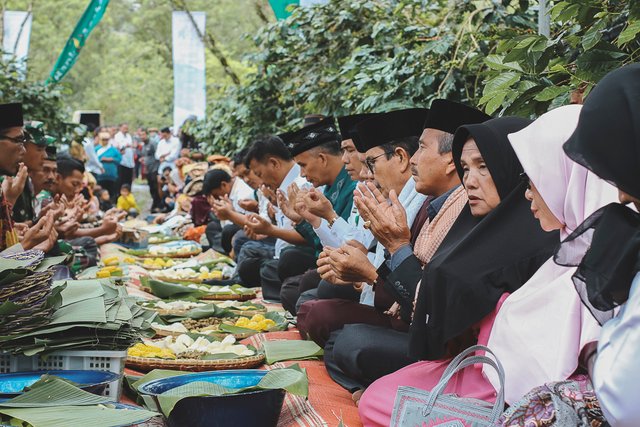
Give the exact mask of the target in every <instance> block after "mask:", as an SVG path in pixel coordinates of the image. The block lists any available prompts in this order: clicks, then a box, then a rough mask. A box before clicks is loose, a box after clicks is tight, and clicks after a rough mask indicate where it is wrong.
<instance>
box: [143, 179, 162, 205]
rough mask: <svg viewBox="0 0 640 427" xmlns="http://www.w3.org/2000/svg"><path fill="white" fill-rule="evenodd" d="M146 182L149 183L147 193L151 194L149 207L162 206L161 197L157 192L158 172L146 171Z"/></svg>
mask: <svg viewBox="0 0 640 427" xmlns="http://www.w3.org/2000/svg"><path fill="white" fill-rule="evenodd" d="M146 178H147V183H148V184H149V194H151V200H153V202H152V204H151V209H158V208H160V207H162V199H161V198H160V194H159V193H158V174H157V173H156V172H147V175H146Z"/></svg>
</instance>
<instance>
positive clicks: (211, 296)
mask: <svg viewBox="0 0 640 427" xmlns="http://www.w3.org/2000/svg"><path fill="white" fill-rule="evenodd" d="M255 297H256V294H255V292H254V293H251V294H233V295H230V294H220V295H216V294H209V295H204V296H201V297H199V298H198V299H203V300H210V301H226V300H236V301H249V300H252V299H254V298H255Z"/></svg>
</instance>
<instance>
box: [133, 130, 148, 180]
mask: <svg viewBox="0 0 640 427" xmlns="http://www.w3.org/2000/svg"><path fill="white" fill-rule="evenodd" d="M143 130H144V129H143V128H141V127H140V128H138V131H137V132H136V134H135V136H134V137H133V148H134V153H133V160H134V161H135V168H134V170H133V178H134V179H137V178H140V177H142V176H144V166H143V162H142V157H143V156H144V143H145V141H143V140H142V139H141V137H140V131H143ZM145 133H146V132H145Z"/></svg>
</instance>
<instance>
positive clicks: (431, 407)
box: [391, 345, 504, 427]
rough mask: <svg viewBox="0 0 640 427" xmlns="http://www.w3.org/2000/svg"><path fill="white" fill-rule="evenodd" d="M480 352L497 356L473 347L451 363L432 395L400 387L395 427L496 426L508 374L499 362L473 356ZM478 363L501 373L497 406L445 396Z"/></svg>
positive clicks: (393, 420) (392, 424)
mask: <svg viewBox="0 0 640 427" xmlns="http://www.w3.org/2000/svg"><path fill="white" fill-rule="evenodd" d="M478 350H480V351H484V352H485V353H488V354H491V355H493V353H492V352H491V350H489V348H487V347H485V346H481V345H476V346H473V347H469V348H468V349H466V350H465V351H463V352H462V353H460V354H459V355H458V356H456V357H455V358H454V359H453V360H452V361H451V363H450V364H449V366H448V367H447V369H446V370H445V371H444V373H443V374H442V377H441V378H440V381H439V382H438V384H436V386H435V387H434V388H433V390H431V392H429V391H425V390H420V389H418V388H414V387H405V386H400V387H398V392H397V394H396V400H395V403H394V407H393V414H392V416H391V426H392V427H434V426H439V427H488V426H494V425H496V422H497V421H498V418H499V417H500V415H501V414H502V412H503V410H504V390H503V389H504V370H503V369H502V365H500V362H499V361H497V359H496V360H494V359H492V358H489V357H487V356H475V355H473V353H475V352H476V351H478ZM493 356H494V357H495V355H493ZM476 363H482V364H487V365H489V366H491V367H493V368H494V369H495V370H496V371H497V372H498V376H499V378H500V390H498V396H497V399H496V403H495V404H494V405H491V404H490V403H487V402H484V401H481V400H478V399H471V398H463V397H459V396H457V395H455V394H443V391H444V389H445V387H446V386H447V384H448V383H449V381H450V380H451V378H452V377H453V376H454V375H455V374H456V373H457V372H458V371H461V370H462V369H464V368H466V367H468V366H471V365H474V364H476Z"/></svg>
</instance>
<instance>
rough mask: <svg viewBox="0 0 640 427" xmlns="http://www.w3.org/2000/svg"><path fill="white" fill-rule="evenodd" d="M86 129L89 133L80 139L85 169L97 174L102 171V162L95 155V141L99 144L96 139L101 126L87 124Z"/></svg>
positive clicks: (94, 174)
mask: <svg viewBox="0 0 640 427" xmlns="http://www.w3.org/2000/svg"><path fill="white" fill-rule="evenodd" d="M88 129H89V134H87V136H85V137H84V140H83V141H82V145H83V147H84V152H85V157H86V158H87V162H86V165H85V166H86V167H87V170H88V171H89V172H91V173H92V174H93V176H98V175H100V174H102V173H104V168H103V167H102V163H100V160H98V156H97V155H96V143H97V144H100V142H99V140H98V134H99V133H100V132H101V129H102V128H100V127H95V126H93V125H89V127H88Z"/></svg>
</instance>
